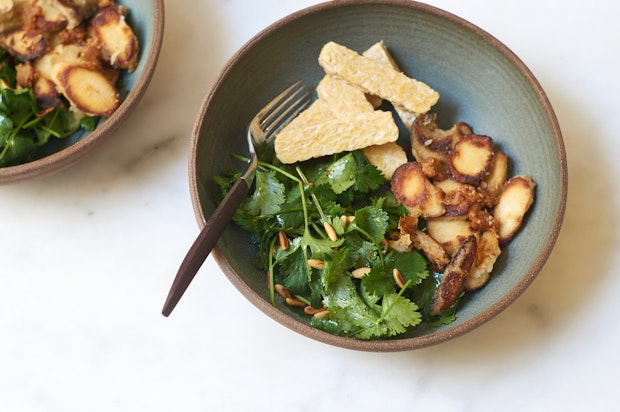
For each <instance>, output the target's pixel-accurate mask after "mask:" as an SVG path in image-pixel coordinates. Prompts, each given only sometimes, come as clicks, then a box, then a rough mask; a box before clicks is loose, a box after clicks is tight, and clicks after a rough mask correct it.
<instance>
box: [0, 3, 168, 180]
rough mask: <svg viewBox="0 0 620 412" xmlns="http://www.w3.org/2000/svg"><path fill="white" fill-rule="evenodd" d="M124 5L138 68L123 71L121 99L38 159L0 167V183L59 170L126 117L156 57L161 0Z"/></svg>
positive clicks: (161, 29)
mask: <svg viewBox="0 0 620 412" xmlns="http://www.w3.org/2000/svg"><path fill="white" fill-rule="evenodd" d="M117 3H118V4H120V5H123V6H124V7H126V8H127V10H128V14H127V22H128V23H129V24H130V26H131V27H132V29H133V30H134V32H135V34H136V37H137V38H138V42H139V45H140V46H139V47H140V56H139V62H138V66H137V68H136V69H135V70H134V71H133V72H131V73H126V72H124V73H122V74H121V77H120V78H119V84H120V85H122V87H121V89H120V91H121V97H122V99H123V100H122V103H121V105H120V106H119V107H118V109H117V110H116V111H115V112H114V114H112V115H111V116H110V117H108V118H105V119H102V120H101V121H100V122H99V124H98V126H97V128H96V129H95V130H93V131H92V132H90V133H84V132H77V133H75V134H73V135H72V136H70V137H69V138H67V139H63V140H62V141H58V142H57V143H58V144H57V146H54V147H53V148H52V149H47V148H46V150H48V151H49V153H46V155H45V156H44V157H42V158H40V159H37V160H33V161H31V162H28V163H24V164H21V165H18V166H11V167H4V168H0V184H7V183H15V182H18V181H23V180H27V179H32V178H36V177H41V176H46V175H50V174H52V173H56V172H59V171H61V170H63V169H65V168H67V167H69V166H71V165H72V164H74V163H75V162H76V161H78V160H79V159H81V158H83V157H84V156H86V155H87V154H89V153H91V152H92V151H94V150H95V149H97V148H98V147H99V146H100V145H101V144H102V143H104V142H105V141H106V140H107V139H108V138H109V137H110V136H112V135H113V134H114V131H115V130H116V128H117V127H118V126H119V125H120V124H121V123H123V122H124V121H125V119H127V117H129V115H130V114H131V113H132V111H133V109H134V108H135V107H136V106H137V104H138V102H139V101H140V99H141V98H142V96H143V95H144V92H145V91H146V89H147V86H148V85H149V83H150V81H151V78H152V77H153V72H154V71H155V66H156V64H157V60H158V58H159V51H160V49H161V44H162V40H163V34H164V2H163V0H148V1H144V0H118V1H117Z"/></svg>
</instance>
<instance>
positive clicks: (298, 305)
mask: <svg viewBox="0 0 620 412" xmlns="http://www.w3.org/2000/svg"><path fill="white" fill-rule="evenodd" d="M286 304H287V305H289V306H293V307H296V308H304V307H306V304H305V303H304V302H302V301H301V300H299V299H295V298H286Z"/></svg>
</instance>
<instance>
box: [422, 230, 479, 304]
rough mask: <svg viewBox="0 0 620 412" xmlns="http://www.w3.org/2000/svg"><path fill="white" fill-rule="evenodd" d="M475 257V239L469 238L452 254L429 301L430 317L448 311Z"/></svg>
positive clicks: (460, 290)
mask: <svg viewBox="0 0 620 412" xmlns="http://www.w3.org/2000/svg"><path fill="white" fill-rule="evenodd" d="M475 257H476V237H475V236H473V235H472V236H470V237H468V238H467V240H466V241H465V242H464V243H463V246H461V247H460V249H459V250H458V251H457V252H456V253H455V254H454V256H453V257H452V259H451V260H450V263H448V266H446V269H445V270H444V273H443V278H442V279H441V281H440V282H439V286H438V287H437V289H436V290H435V294H434V295H433V298H432V299H431V308H430V315H431V316H437V315H439V314H440V313H441V312H443V311H444V310H446V309H448V308H449V307H450V306H452V304H454V302H456V300H457V299H458V297H459V295H460V294H461V292H462V291H463V287H464V284H465V278H466V277H467V275H468V274H469V271H470V269H471V266H472V264H473V262H474V258H475Z"/></svg>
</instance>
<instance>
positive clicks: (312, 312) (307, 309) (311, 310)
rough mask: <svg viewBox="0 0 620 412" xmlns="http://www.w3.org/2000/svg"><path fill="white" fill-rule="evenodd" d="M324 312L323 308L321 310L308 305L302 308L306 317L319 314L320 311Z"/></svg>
mask: <svg viewBox="0 0 620 412" xmlns="http://www.w3.org/2000/svg"><path fill="white" fill-rule="evenodd" d="M324 310H325V308H323V307H320V308H315V307H312V306H310V305H308V306H306V307H305V308H304V313H305V314H306V315H315V314H317V313H319V312H321V311H324Z"/></svg>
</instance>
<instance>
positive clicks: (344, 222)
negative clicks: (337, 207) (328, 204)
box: [340, 215, 349, 229]
mask: <svg viewBox="0 0 620 412" xmlns="http://www.w3.org/2000/svg"><path fill="white" fill-rule="evenodd" d="M340 221H341V222H342V227H343V228H345V229H346V228H347V226H349V219H348V218H347V215H342V216H340Z"/></svg>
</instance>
